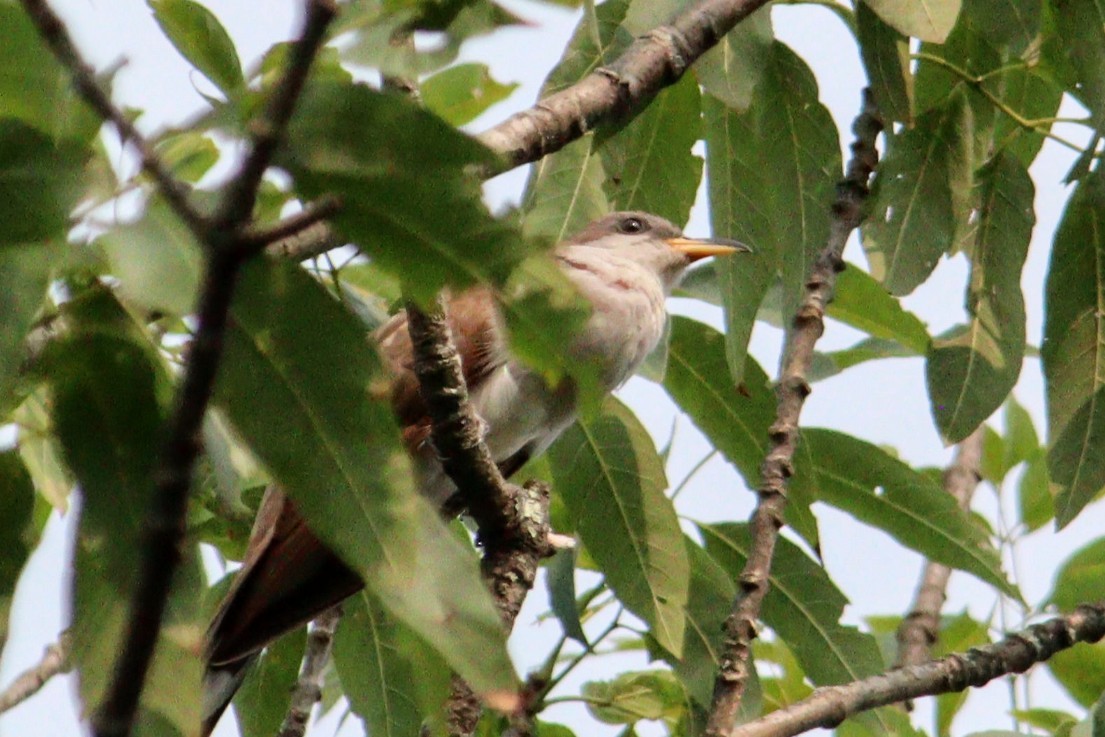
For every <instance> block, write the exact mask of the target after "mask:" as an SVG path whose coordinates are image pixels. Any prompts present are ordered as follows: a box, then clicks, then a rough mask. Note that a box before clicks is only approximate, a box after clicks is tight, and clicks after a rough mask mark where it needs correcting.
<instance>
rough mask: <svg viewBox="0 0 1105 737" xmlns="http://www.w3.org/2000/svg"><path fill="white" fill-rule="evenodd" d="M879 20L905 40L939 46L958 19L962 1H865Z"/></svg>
mask: <svg viewBox="0 0 1105 737" xmlns="http://www.w3.org/2000/svg"><path fill="white" fill-rule="evenodd" d="M865 2H866V3H867V4H868V5H870V6H871V9H872V10H874V11H875V12H876V13H878V14H879V17H880V18H882V19H883V20H884V21H886V22H887V23H889V24H890V25H892V26H894V27H895V28H897V29H898V30H899V31H901V32H902V33H904V34H905V35H907V36H913V37H914V38H919V39H921V40H922V41H931V42H933V43H942V42H943V41H944V39H946V38H947V37H948V34H949V33H951V30H952V27H953V26H954V25H955V20H956V18H957V17H958V16H959V8H960V5H961V4H962V2H961V0H865Z"/></svg>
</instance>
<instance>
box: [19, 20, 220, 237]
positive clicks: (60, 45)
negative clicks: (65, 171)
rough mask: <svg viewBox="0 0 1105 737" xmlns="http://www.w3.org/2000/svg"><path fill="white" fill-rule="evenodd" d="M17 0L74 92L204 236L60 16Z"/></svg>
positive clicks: (179, 187) (178, 188) (181, 191)
mask: <svg viewBox="0 0 1105 737" xmlns="http://www.w3.org/2000/svg"><path fill="white" fill-rule="evenodd" d="M21 2H22V3H23V9H24V10H26V11H27V15H29V16H30V17H31V20H32V21H33V22H34V24H35V26H36V27H37V28H38V32H39V34H41V36H42V39H43V40H44V41H45V42H46V45H47V46H49V47H50V51H52V52H53V54H54V56H55V57H57V60H58V61H59V62H61V64H62V66H64V67H65V68H66V69H67V70H69V73H70V75H72V77H73V86H74V87H76V88H77V94H79V95H80V96H81V98H82V99H83V100H84V101H85V102H86V103H88V105H89V106H90V107H91V108H92V109H93V110H94V111H96V113H97V114H98V115H99V116H100V117H101V118H103V119H104V120H106V121H110V122H111V124H112V125H113V126H115V130H117V131H118V132H119V138H121V139H122V140H123V142H124V143H129V144H130V145H131V146H133V147H134V150H135V151H137V152H138V157H139V159H140V160H141V163H142V168H143V169H144V170H145V171H146V173H147V174H149V175H150V177H151V178H152V179H153V180H154V182H156V183H157V186H158V189H160V190H161V194H162V196H164V197H165V201H166V202H168V203H169V206H170V207H171V208H172V209H173V212H175V213H176V214H177V217H179V218H180V219H181V220H183V221H184V223H185V224H186V225H187V226H188V228H189V229H190V230H191V231H192V233H193V235H195V236H196V238H198V239H200V240H202V239H203V238H204V237H205V235H206V231H207V223H206V221H205V220H204V218H203V216H202V215H201V214H200V212H199V210H197V209H196V208H195V206H194V205H193V204H192V202H191V200H190V199H189V197H188V189H187V187H185V186H184V185H183V184H182V183H181V182H179V181H178V180H177V179H176V178H175V177H173V175H172V174H171V173H170V172H169V169H168V168H167V167H166V166H165V165H164V163H162V161H161V159H160V158H158V156H157V154H156V153H155V152H154V148H153V146H151V145H150V143H149V142H148V141H147V140H146V139H145V138H144V137H143V136H142V134H141V133H139V132H138V129H137V128H136V127H135V126H134V124H133V123H131V122H130V120H129V119H127V116H126V115H124V114H123V111H122V110H120V109H119V108H118V107H116V106H115V104H114V103H113V102H112V101H111V98H109V97H108V95H107V93H106V92H104V91H103V89H101V88H100V85H99V83H98V82H96V73H95V71H93V69H92V67H90V66H89V65H88V64H86V63H85V61H84V59H82V58H81V56H80V53H79V52H78V51H77V47H76V46H74V45H73V39H72V38H71V37H70V36H69V32H68V31H67V30H66V29H65V24H63V23H62V22H61V18H59V17H58V16H57V15H56V14H55V13H54V11H52V10H51V9H50V7H49V6H48V5H47V4H46V2H45V0H21Z"/></svg>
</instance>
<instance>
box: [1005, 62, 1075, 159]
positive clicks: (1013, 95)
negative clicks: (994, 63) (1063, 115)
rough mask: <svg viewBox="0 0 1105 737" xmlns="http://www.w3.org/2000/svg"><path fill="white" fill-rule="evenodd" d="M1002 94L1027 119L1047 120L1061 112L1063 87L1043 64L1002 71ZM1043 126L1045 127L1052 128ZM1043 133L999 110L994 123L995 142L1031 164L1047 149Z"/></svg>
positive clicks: (1045, 128)
mask: <svg viewBox="0 0 1105 737" xmlns="http://www.w3.org/2000/svg"><path fill="white" fill-rule="evenodd" d="M999 83H1000V85H1001V90H1000V94H999V97H1000V98H1001V100H1002V101H1003V102H1004V103H1005V104H1006V105H1008V106H1009V107H1010V109H1012V110H1015V111H1017V113H1018V114H1019V115H1021V116H1022V117H1023V118H1024V119H1025V120H1047V119H1048V118H1053V117H1055V115H1056V114H1058V112H1059V103H1060V102H1062V99H1063V89H1062V88H1061V87H1059V86H1058V85H1057V84H1055V82H1053V81H1052V80H1051V79H1050V77H1049V76H1047V74H1046V73H1045V72H1044V71H1043V69H1041V68H1040V67H1038V66H1037V67H1013V68H1011V69H1007V70H1005V71H1004V72H1002V73H1001V75H1000V77H999ZM1050 127H1051V126H1050V125H1045V126H1043V130H1044V131H1047V130H1048V129H1050ZM1044 140H1045V136H1044V134H1043V133H1037V132H1034V131H1028V130H1025V128H1024V127H1023V126H1022V125H1020V124H1019V123H1017V121H1015V120H1014V119H1013V118H1011V117H1010V116H1008V115H1006V114H1005V113H998V114H997V120H996V121H995V122H994V145H995V146H997V147H998V148H1005V150H1007V151H1008V152H1009V153H1011V154H1013V155H1014V156H1016V157H1017V158H1019V159H1020V160H1021V163H1022V164H1024V165H1025V166H1029V165H1030V164H1032V162H1033V161H1035V160H1036V155H1037V154H1038V153H1040V149H1041V148H1043V145H1044Z"/></svg>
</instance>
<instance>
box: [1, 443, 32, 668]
mask: <svg viewBox="0 0 1105 737" xmlns="http://www.w3.org/2000/svg"><path fill="white" fill-rule="evenodd" d="M34 505H35V489H34V484H33V483H32V482H31V476H30V474H28V473H27V468H26V467H25V466H24V465H23V461H22V459H20V457H19V454H18V453H16V452H15V451H11V450H9V451H6V452H4V453H0V550H3V551H4V552H3V555H0V650H3V648H4V644H5V643H6V642H7V640H8V612H9V611H10V610H11V604H12V597H13V596H14V595H15V584H16V581H18V580H19V574H20V572H22V570H23V565H24V563H26V561H27V557H28V556H29V555H30V554H31V541H32V539H33V538H32V537H31V536H30V535H29V534H28V533H30V532H31V513H32V512H33V510H34Z"/></svg>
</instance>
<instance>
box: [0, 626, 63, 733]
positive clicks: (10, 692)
mask: <svg viewBox="0 0 1105 737" xmlns="http://www.w3.org/2000/svg"><path fill="white" fill-rule="evenodd" d="M69 649H70V648H69V637H68V635H62V637H61V639H59V640H58V641H57V642H55V643H52V644H50V645H49V646H48V647H47V648H46V652H44V653H43V654H42V660H40V661H39V662H38V663H36V664H35V665H33V666H31V667H30V668H28V669H27V670H25V671H23V672H22V673H20V674H19V675H18V676H16V677H15V680H13V681H12V682H11V683H10V684H8V687H7V688H5V689H4V690H3V691H0V714H3V713H4V712H6V711H8V710H9V709H14V708H15V707H17V706H19V705H20V704H21V703H23V702H24V701H26V700H27V699H29V698H31V697H32V696H34V695H35V694H36V693H38V692H39V691H40V690H41V689H42V687H43V686H45V685H46V682H47V681H49V680H50V679H51V678H53V677H54V676H56V675H57V674H58V673H65V672H66V671H67V670H69V665H70V664H69Z"/></svg>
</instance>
